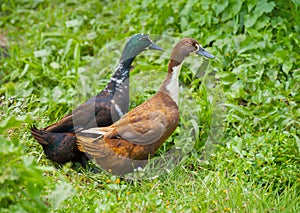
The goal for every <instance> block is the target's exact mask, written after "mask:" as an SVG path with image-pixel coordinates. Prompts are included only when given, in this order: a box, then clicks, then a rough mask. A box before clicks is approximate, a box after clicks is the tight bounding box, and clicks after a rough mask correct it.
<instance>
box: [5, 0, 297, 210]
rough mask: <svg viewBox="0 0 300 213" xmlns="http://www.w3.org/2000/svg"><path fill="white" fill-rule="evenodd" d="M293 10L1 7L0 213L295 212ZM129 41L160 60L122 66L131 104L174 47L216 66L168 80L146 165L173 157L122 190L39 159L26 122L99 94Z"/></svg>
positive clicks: (145, 2)
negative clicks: (166, 109) (153, 44)
mask: <svg viewBox="0 0 300 213" xmlns="http://www.w3.org/2000/svg"><path fill="white" fill-rule="evenodd" d="M299 9H300V1H299V0H287V1H282V0H278V1H272V0H241V1H233V0H225V1H221V0H217V1H204V0H179V1H176V2H175V1H173V2H172V1H171V2H170V1H168V0H159V1H156V0H151V1H149V0H137V1H127V0H124V1H122V0H118V1H113V2H111V1H107V0H101V1H98V0H91V1H84V0H66V1H58V0H52V1H50V0H34V1H27V0H16V1H10V0H0V36H1V38H2V40H4V41H5V40H6V42H4V43H6V44H5V45H6V49H7V50H5V49H3V48H2V49H0V162H1V164H0V212H299V211H300V172H299V171H300V107H299V105H300V93H299V91H300V16H299V12H300V11H299ZM135 33H146V34H149V35H150V36H151V37H153V39H154V40H155V41H156V40H157V44H159V45H160V46H162V47H163V48H164V49H165V50H166V51H165V52H164V53H159V52H155V53H154V52H150V51H148V50H147V52H144V53H142V54H140V55H139V56H138V57H137V58H136V60H135V61H134V69H133V70H132V71H131V77H130V83H131V85H130V89H131V92H130V93H131V94H130V99H131V100H130V108H133V107H135V106H137V105H138V104H140V103H142V102H143V101H145V100H147V99H148V98H149V97H151V96H152V95H153V94H154V93H155V91H156V90H157V88H158V87H159V85H160V84H161V82H162V80H163V78H164V76H165V74H166V71H167V63H168V57H169V53H170V50H171V48H172V46H173V45H174V44H175V43H176V41H178V40H179V39H180V38H184V37H192V38H195V39H196V40H198V41H199V42H200V43H201V44H202V45H203V46H204V47H205V48H206V49H207V50H209V52H211V53H212V54H214V55H215V57H216V58H215V59H213V60H209V61H208V60H206V59H203V58H201V57H199V56H191V57H190V58H189V59H188V60H186V62H185V65H184V66H183V69H182V72H181V74H180V78H179V79H180V83H181V90H180V108H181V120H180V125H179V126H178V128H177V129H176V131H175V132H174V134H173V135H172V136H171V138H169V139H168V141H167V142H166V143H165V144H164V145H163V146H162V147H161V148H160V150H159V152H158V153H157V157H159V156H163V155H165V154H166V153H168V150H170V149H174V147H181V149H182V150H184V152H182V153H184V154H183V155H180V157H178V158H177V160H178V161H176V163H175V164H176V165H173V164H172V165H171V167H170V168H167V169H166V168H163V169H161V168H158V169H156V170H153V174H151V175H152V176H151V178H147V177H144V176H141V177H136V178H134V179H132V180H130V181H129V180H127V179H124V178H120V177H117V176H113V175H111V174H109V173H107V172H105V171H103V170H101V169H99V168H98V167H97V166H95V165H94V164H93V163H92V162H91V163H89V165H88V167H87V168H82V167H81V166H80V165H78V164H75V163H67V164H65V165H58V164H55V163H53V162H51V161H50V160H48V159H47V158H46V157H45V155H44V153H43V150H42V147H41V146H40V145H39V144H38V143H37V142H36V141H35V140H34V139H33V137H32V136H31V134H30V127H31V126H32V125H36V126H37V127H38V128H43V127H46V126H48V125H50V124H52V123H54V122H56V121H58V120H59V119H61V118H62V117H63V116H64V115H66V114H67V113H70V112H71V111H72V109H73V108H74V107H76V106H77V105H78V104H80V103H82V102H83V101H84V100H86V99H87V98H88V97H92V96H93V95H96V94H97V92H99V91H101V90H102V89H103V87H104V86H105V85H106V83H107V82H108V80H109V78H110V75H111V74H112V72H113V70H114V67H115V66H116V64H117V63H118V60H119V57H120V54H121V51H122V48H123V46H124V44H125V42H126V40H127V39H128V38H129V37H130V36H131V35H133V34H135ZM4 38H5V39H4ZM0 40H1V39H0ZM0 44H1V43H0ZM3 52H5V53H6V54H7V56H6V57H4V56H3V54H1V53H3ZM1 55H2V56H1ZM166 167H167V166H166Z"/></svg>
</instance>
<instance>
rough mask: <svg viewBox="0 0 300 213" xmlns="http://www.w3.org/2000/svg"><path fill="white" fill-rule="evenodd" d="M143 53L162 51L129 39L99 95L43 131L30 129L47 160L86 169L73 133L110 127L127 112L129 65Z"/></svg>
mask: <svg viewBox="0 0 300 213" xmlns="http://www.w3.org/2000/svg"><path fill="white" fill-rule="evenodd" d="M146 49H153V50H159V51H162V50H163V49H162V48H160V47H159V46H157V45H156V44H155V43H154V42H153V41H152V40H151V38H150V37H149V36H148V35H145V34H135V35H133V36H132V37H130V38H129V40H128V41H127V43H126V44H125V47H124V50H123V52H122V55H121V58H120V62H119V64H118V66H117V68H116V70H115V72H114V74H113V75H112V77H111V78H110V80H109V82H108V83H107V85H106V86H105V88H104V89H103V90H102V91H101V92H100V93H99V94H97V95H96V96H95V97H93V98H91V99H89V100H87V101H86V102H84V103H83V104H81V105H79V106H78V107H77V108H76V109H74V110H73V111H72V113H70V114H68V115H66V116H64V117H63V118H62V119H61V120H60V121H58V122H56V123H54V124H52V125H50V126H48V127H46V128H44V129H37V128H36V126H34V125H33V126H32V127H31V134H32V136H33V137H34V139H35V140H36V141H37V142H38V143H39V144H40V145H41V146H42V148H43V150H44V153H45V154H46V156H47V158H48V159H50V160H51V161H54V162H56V163H59V164H64V163H67V162H79V163H80V164H81V165H82V166H84V167H85V166H86V163H87V161H88V160H89V159H88V158H87V157H86V156H85V154H84V153H82V152H81V151H79V150H78V147H77V145H76V131H77V130H78V129H87V128H92V127H104V126H109V125H111V124H112V123H113V121H116V120H118V119H119V118H120V117H121V116H122V115H123V114H125V113H126V112H127V111H128V109H129V73H130V70H131V69H132V66H131V65H132V63H133V60H134V59H135V57H136V56H137V55H138V54H140V53H141V52H143V51H144V50H146Z"/></svg>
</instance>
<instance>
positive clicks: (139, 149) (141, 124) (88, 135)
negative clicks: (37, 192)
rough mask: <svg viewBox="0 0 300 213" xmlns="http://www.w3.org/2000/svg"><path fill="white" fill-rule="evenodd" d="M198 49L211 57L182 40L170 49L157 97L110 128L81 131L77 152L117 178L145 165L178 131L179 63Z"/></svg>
mask: <svg viewBox="0 0 300 213" xmlns="http://www.w3.org/2000/svg"><path fill="white" fill-rule="evenodd" d="M200 50H201V51H204V52H205V54H207V57H211V58H212V57H213V56H212V55H211V54H209V53H208V52H206V51H205V50H204V49H203V48H202V47H201V46H200V45H199V44H198V42H197V41H195V40H194V39H183V40H181V41H180V42H179V43H178V44H177V45H176V46H175V47H174V48H173V51H172V55H171V59H170V62H169V66H168V74H167V77H166V79H165V80H164V82H163V84H162V85H161V87H160V89H159V91H158V92H157V94H156V95H155V96H153V97H152V98H150V99H149V100H147V101H146V102H144V103H142V104H141V105H139V106H138V107H136V108H134V109H132V110H131V111H129V112H128V113H126V114H125V115H124V116H123V117H122V118H121V119H120V120H118V121H117V122H115V123H114V124H112V125H111V126H108V127H102V128H91V129H88V130H84V131H82V132H80V133H79V134H78V135H77V143H78V146H79V149H80V150H81V151H83V152H85V153H86V155H87V156H88V157H89V158H91V159H93V160H94V161H95V162H96V164H97V165H99V166H100V167H102V168H103V169H105V170H107V171H110V172H112V173H113V174H116V175H124V174H126V173H129V172H132V171H133V170H134V169H135V168H137V167H143V166H144V165H146V164H147V160H148V159H149V158H150V157H152V156H153V155H154V154H155V153H156V151H157V150H158V149H159V147H160V146H161V145H162V144H163V143H164V142H165V141H166V140H167V138H168V137H170V135H172V133H173V132H174V130H175V129H176V128H177V125H178V122H179V109H178V90H179V83H178V76H179V72H180V68H181V64H182V62H183V60H184V58H185V57H187V56H188V55H189V54H190V53H191V52H196V53H198V54H200V53H201V52H200ZM201 55H204V53H203V54H201Z"/></svg>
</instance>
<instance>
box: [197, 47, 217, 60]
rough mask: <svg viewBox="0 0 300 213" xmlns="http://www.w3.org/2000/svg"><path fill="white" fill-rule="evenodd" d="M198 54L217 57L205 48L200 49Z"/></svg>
mask: <svg viewBox="0 0 300 213" xmlns="http://www.w3.org/2000/svg"><path fill="white" fill-rule="evenodd" d="M196 54H198V55H203V56H205V57H206V58H215V56H214V55H213V54H211V53H209V52H207V51H206V50H205V49H201V50H198V51H197V52H196Z"/></svg>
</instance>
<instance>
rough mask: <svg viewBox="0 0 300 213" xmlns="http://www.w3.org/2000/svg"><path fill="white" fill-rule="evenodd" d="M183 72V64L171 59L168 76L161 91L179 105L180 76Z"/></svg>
mask: <svg viewBox="0 0 300 213" xmlns="http://www.w3.org/2000/svg"><path fill="white" fill-rule="evenodd" d="M180 70H181V63H179V62H177V61H175V60H173V59H171V60H170V62H169V66H168V74H167V77H166V79H165V80H164V82H163V84H162V86H161V88H160V91H161V92H163V93H166V94H168V95H169V96H170V97H171V98H172V99H173V100H174V101H175V102H176V104H177V105H178V93H179V80H178V77H179V74H180Z"/></svg>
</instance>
